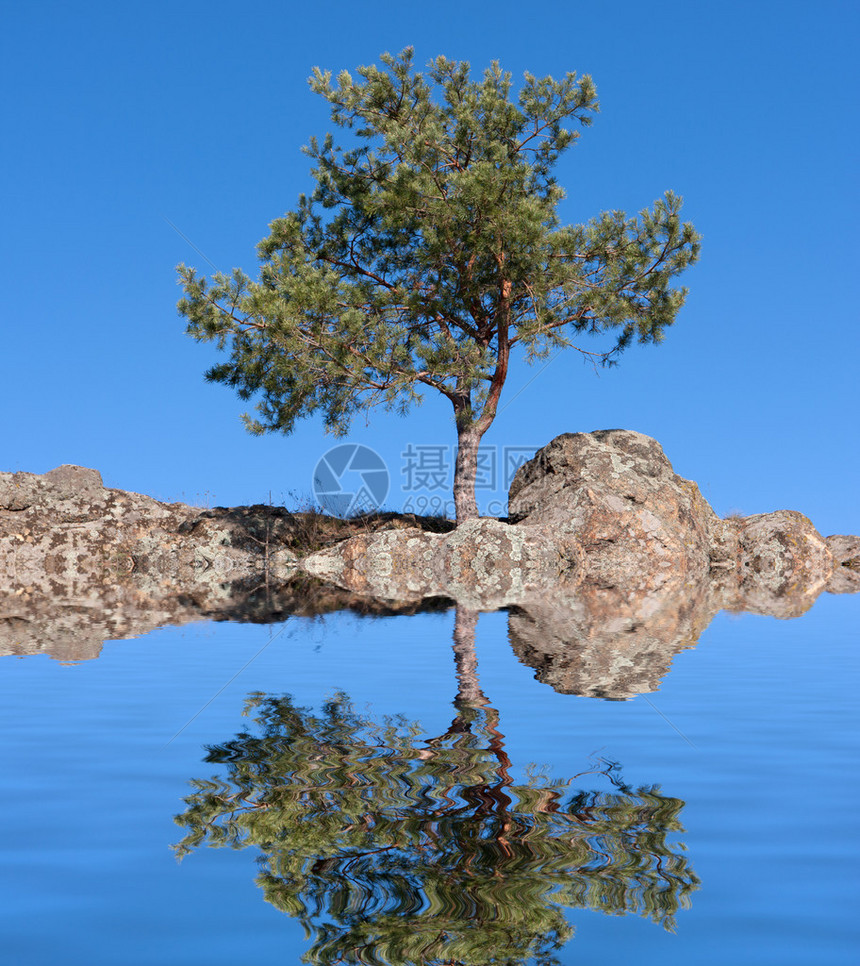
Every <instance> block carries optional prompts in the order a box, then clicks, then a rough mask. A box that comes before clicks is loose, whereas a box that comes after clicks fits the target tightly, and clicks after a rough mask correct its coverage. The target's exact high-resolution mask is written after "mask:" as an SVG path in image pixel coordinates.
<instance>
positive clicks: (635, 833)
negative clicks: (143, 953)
mask: <svg viewBox="0 0 860 966" xmlns="http://www.w3.org/2000/svg"><path fill="white" fill-rule="evenodd" d="M246 711H247V713H248V714H250V715H253V717H254V719H255V725H256V727H255V728H254V729H253V733H252V732H242V733H240V734H238V735H236V736H235V737H234V738H233V739H232V740H230V741H227V742H225V743H224V744H220V745H214V746H211V747H209V748H208V754H207V756H206V761H208V762H210V763H213V764H214V763H217V764H219V765H221V766H222V775H221V776H220V777H213V778H212V779H196V780H194V781H192V782H191V785H192V787H193V792H192V794H190V795H189V796H188V797H187V798H186V799H185V805H186V809H185V811H184V812H183V813H182V814H181V815H178V816H177V817H176V822H177V824H178V825H180V826H181V827H182V829H183V830H184V833H185V834H184V837H183V839H182V841H181V842H179V843H178V844H177V845H176V846H174V848H175V850H176V853H177V855H178V857H179V858H182V857H184V856H186V855H188V854H190V853H191V852H194V851H195V850H197V849H200V848H202V847H207V846H208V847H214V848H231V849H244V848H250V849H252V850H254V851H255V852H256V853H257V855H258V862H259V867H260V873H259V875H258V877H257V883H258V885H259V886H260V888H261V889H262V890H263V894H264V896H265V898H266V900H267V901H268V902H270V903H272V905H273V906H275V907H276V908H278V909H280V910H281V911H282V912H285V913H286V914H288V915H289V916H292V917H295V918H297V919H298V920H299V921H300V922H301V923H302V924H303V925H304V927H305V930H306V935H307V937H308V940H309V941H310V947H309V949H308V951H307V953H306V954H305V956H304V957H303V959H304V961H305V962H308V963H317V964H337V963H340V964H350V963H352V964H356V966H358V964H359V963H380V964H382V963H390V964H395V963H398V964H404V966H405V964H419V963H421V964H427V966H429V964H454V963H460V964H467V963H468V964H470V966H479V964H485V966H490V964H494V966H516V964H520V963H524V962H526V961H529V962H535V963H540V964H544V966H550V964H552V963H557V959H556V957H555V956H554V953H555V952H556V951H557V950H559V949H560V948H561V947H562V946H563V945H564V944H565V943H566V942H567V941H568V940H569V939H570V938H571V936H572V934H573V929H572V928H571V926H570V925H569V923H568V922H567V919H566V917H565V915H564V910H565V909H592V910H595V911H599V912H602V913H607V914H612V915H628V914H633V915H639V916H642V917H643V918H645V919H648V920H650V921H652V922H654V923H657V924H660V925H661V926H663V927H664V928H666V929H670V930H671V929H672V928H673V927H674V921H675V915H676V913H677V912H678V911H679V910H680V909H683V908H685V907H688V906H689V904H690V899H691V895H692V893H693V892H694V891H695V890H696V889H697V888H698V886H699V879H698V877H697V876H696V874H695V872H694V871H693V869H692V866H691V865H690V862H689V860H688V859H687V856H686V854H685V847H684V845H683V844H682V843H680V842H678V841H677V837H678V835H679V834H680V833H682V832H683V826H682V824H681V820H680V815H681V810H682V808H683V805H684V803H683V802H682V801H681V800H680V799H677V798H672V797H670V796H667V795H664V794H663V793H662V792H661V791H660V789H659V788H657V787H654V786H646V787H641V788H636V789H634V788H631V787H629V786H627V785H626V784H625V783H624V782H623V780H622V779H621V777H620V775H619V774H618V767H617V765H614V764H612V763H607V762H602V763H601V765H602V767H600V768H597V769H595V770H594V771H589V772H588V774H589V775H590V779H589V780H590V781H593V782H596V781H598V780H602V781H603V783H604V784H608V786H609V787H608V788H607V789H606V790H594V789H579V788H576V786H575V784H574V779H562V778H560V779H552V778H549V777H547V776H546V775H544V774H542V773H541V772H540V770H538V769H534V768H532V769H527V774H528V775H529V777H528V778H527V779H526V780H525V781H520V782H518V781H516V780H515V779H514V778H513V777H512V776H511V769H512V765H511V762H510V760H509V759H508V756H507V754H506V752H505V749H504V739H503V736H502V735H501V733H500V731H499V720H498V714H497V712H495V710H494V709H493V708H491V707H490V706H489V705H483V706H474V707H468V706H465V705H463V704H462V703H459V704H458V715H457V718H456V719H455V721H454V723H453V724H452V726H451V728H450V729H449V730H448V732H447V733H446V734H444V735H442V736H440V737H438V738H431V739H429V740H428V739H427V738H425V737H424V736H423V734H422V731H421V728H420V727H419V726H418V725H417V724H416V723H414V722H410V721H408V720H406V719H404V718H401V717H397V718H392V719H386V720H384V721H382V722H377V721H374V720H373V719H371V718H368V717H367V716H364V715H361V714H359V713H357V712H356V711H355V709H354V708H353V706H352V704H351V702H350V701H349V699H348V698H347V697H346V695H343V694H337V695H334V696H333V697H332V699H331V700H330V701H328V702H327V703H326V705H325V706H324V708H323V709H322V712H321V713H319V714H316V713H314V712H313V711H312V710H310V709H307V708H299V707H296V706H295V705H294V704H293V702H292V700H291V699H290V698H289V696H273V695H264V694H257V695H253V696H252V697H251V698H250V700H249V702H248V706H247V709H246ZM577 777H579V776H577Z"/></svg>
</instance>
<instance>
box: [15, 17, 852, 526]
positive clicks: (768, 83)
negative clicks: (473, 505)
mask: <svg viewBox="0 0 860 966" xmlns="http://www.w3.org/2000/svg"><path fill="white" fill-rule="evenodd" d="M3 21H4V22H3V30H2V34H3V36H2V40H0V44H2V49H1V50H0V71H2V75H3V76H2V89H3V92H4V96H3V115H4V118H3V134H4V149H3V152H2V162H1V163H2V165H3V188H4V196H5V197H4V201H3V213H2V222H0V223H2V264H3V271H4V277H5V283H6V284H5V296H4V298H3V308H2V315H0V319H2V321H0V326H2V328H0V332H2V342H0V469H3V470H27V471H32V472H44V471H46V470H49V469H51V468H52V467H53V466H56V465H58V464H60V463H78V464H81V465H84V466H93V467H96V468H97V469H99V470H101V472H102V474H103V476H104V479H105V482H106V483H107V484H108V485H109V486H118V487H123V488H126V489H131V490H136V491H138V492H145V493H150V494H152V495H154V496H157V497H159V498H161V499H174V500H175V499H184V500H187V501H189V502H206V501H210V502H212V503H220V504H228V505H229V504H239V503H252V502H264V501H266V500H268V499H269V495H270V493H271V498H272V499H273V500H275V501H276V502H279V501H281V500H284V499H286V500H287V501H288V502H289V501H290V499H291V498H290V494H295V495H296V496H298V497H303V496H307V495H308V494H309V493H310V490H311V476H312V471H313V467H314V465H315V464H316V462H317V460H318V458H319V457H320V456H322V454H323V453H324V452H325V451H326V449H327V448H328V447H329V446H331V445H334V442H335V441H334V440H332V439H331V438H330V437H326V436H325V435H324V434H323V431H322V427H321V425H320V424H319V423H318V422H315V421H308V422H306V423H303V424H302V425H301V426H300V427H299V428H298V430H297V432H296V433H295V434H294V435H292V436H291V437H283V436H273V435H270V436H267V437H264V438H254V437H251V436H249V435H247V434H246V433H245V431H244V429H243V427H242V424H241V422H240V420H239V414H240V413H241V412H242V411H244V410H245V409H246V408H247V404H243V403H242V402H241V401H240V400H239V399H238V398H236V397H235V396H234V395H233V393H232V392H231V390H229V389H228V388H226V387H224V386H220V385H212V384H208V383H205V382H204V380H203V378H202V373H203V371H204V370H205V369H206V368H207V367H208V366H209V365H211V364H212V362H213V361H215V358H216V353H215V350H214V349H213V348H211V347H209V346H202V345H199V344H197V343H195V342H193V341H192V340H191V339H189V338H188V337H187V336H186V335H185V334H184V324H183V321H182V320H181V319H180V318H179V317H178V316H177V314H176V309H175V303H176V300H177V298H178V297H179V295H180V291H179V289H178V287H177V285H176V281H175V273H174V267H175V265H176V264H177V263H179V262H186V263H188V264H191V265H196V266H197V267H199V268H201V269H204V270H207V271H208V270H209V264H208V261H207V260H209V261H211V262H212V263H214V264H215V265H217V266H218V267H219V268H223V269H229V268H231V267H233V266H242V267H244V268H245V269H246V270H248V271H249V272H254V270H255V265H256V258H255V251H254V246H255V245H256V243H257V242H258V241H259V240H260V239H261V238H262V237H264V236H265V235H266V234H267V233H268V232H267V226H268V223H269V222H270V221H271V220H272V219H273V218H275V217H277V216H278V215H280V214H282V213H283V212H284V211H286V210H288V209H290V208H291V207H293V206H294V204H295V200H296V197H297V195H298V194H299V193H300V192H302V191H307V190H309V189H310V188H311V187H312V183H311V181H310V178H309V174H308V170H309V167H310V164H309V161H308V159H307V158H306V157H305V156H304V155H303V154H302V153H301V151H300V148H301V146H302V145H303V144H305V143H306V142H307V140H308V139H309V137H310V136H312V135H314V134H322V133H324V132H325V131H326V130H329V129H330V128H331V124H330V121H329V118H328V112H327V110H326V106H325V103H324V102H323V101H322V99H320V98H318V97H316V96H314V95H313V94H311V93H310V91H309V90H308V87H307V83H306V79H307V77H308V75H309V74H310V72H311V69H312V67H314V66H315V65H319V66H321V67H329V68H331V69H333V70H335V71H337V70H340V69H342V68H347V69H349V68H354V67H355V66H357V65H359V64H366V63H372V62H374V61H375V60H376V59H377V58H378V55H379V54H380V53H381V52H382V51H386V50H388V51H392V52H397V51H399V50H401V49H402V48H403V47H405V46H407V45H412V46H414V47H415V49H416V60H417V61H418V62H419V63H425V62H426V61H428V60H429V59H430V58H432V57H434V56H436V55H437V54H444V55H446V56H448V57H450V58H454V59H463V60H468V61H470V62H471V64H472V65H473V68H475V69H477V70H481V69H483V67H485V66H486V65H487V64H488V63H489V62H490V61H491V60H493V59H498V60H499V61H500V62H501V64H502V66H503V67H505V68H506V69H508V70H510V71H512V72H513V74H514V77H515V78H518V77H521V76H522V72H523V71H524V70H530V71H532V72H534V73H536V74H538V75H542V74H553V75H555V76H559V75H562V74H564V73H565V72H566V71H568V70H576V71H578V72H580V73H590V74H592V76H593V77H594V80H595V82H596V85H597V90H598V94H599V97H600V101H601V108H602V110H601V114H600V115H599V116H598V117H597V119H596V121H595V123H594V125H593V127H592V128H590V129H588V130H586V131H585V132H584V133H583V136H582V138H581V140H580V141H579V143H578V144H577V145H575V146H574V147H573V148H572V149H571V151H569V152H568V153H567V154H566V155H565V157H564V159H563V161H562V163H561V165H560V166H559V170H558V175H559V181H560V183H561V184H562V185H563V186H564V187H565V188H566V189H567V192H568V199H567V200H566V202H565V203H564V206H563V209H562V217H563V219H564V220H566V221H579V220H584V219H587V218H589V217H590V216H591V215H593V214H596V213H597V212H599V211H600V210H602V209H606V208H624V209H626V210H628V211H630V212H635V211H637V210H639V209H640V208H642V207H644V206H646V205H650V204H651V203H652V202H653V200H654V199H655V198H657V197H659V196H661V195H662V193H663V192H664V191H665V190H666V189H672V190H674V191H676V192H678V193H680V194H681V195H683V196H684V198H685V216H686V217H687V218H689V219H690V220H692V221H693V222H694V223H695V225H696V228H697V229H698V230H699V231H700V232H701V234H702V235H703V250H702V257H701V260H700V262H699V264H698V265H697V266H696V267H695V268H694V269H692V270H691V271H690V272H689V273H688V274H687V277H686V279H685V282H686V284H688V286H689V288H690V296H689V299H688V302H687V305H686V306H685V308H684V309H683V310H682V313H681V315H680V317H679V320H678V322H677V323H676V325H675V326H674V327H673V328H672V329H670V330H669V331H668V333H667V337H666V341H665V343H664V344H663V345H662V346H644V347H641V346H634V347H632V348H631V349H629V350H628V351H627V353H625V355H624V356H622V358H621V363H620V365H619V367H618V368H616V369H614V370H611V371H606V372H602V373H601V374H600V376H599V377H598V376H595V375H594V374H593V372H592V371H591V370H590V369H588V368H587V367H585V366H583V364H582V362H581V361H580V357H579V356H578V355H576V354H575V353H568V354H565V355H562V356H560V357H558V358H556V359H555V360H554V361H553V362H551V363H550V365H549V366H548V367H547V368H546V369H545V370H544V371H540V369H539V367H535V368H529V367H527V366H526V365H525V364H524V363H523V362H522V361H521V360H518V361H515V363H514V365H513V366H512V370H511V374H510V377H509V380H508V385H507V388H506V391H505V395H504V396H503V401H502V410H501V414H500V416H499V418H498V419H497V421H496V423H495V425H494V427H493V429H492V430H491V432H490V433H489V434H488V436H487V438H486V442H487V443H489V444H494V445H496V446H498V447H501V446H504V445H511V446H523V447H532V448H536V447H538V446H540V445H542V444H544V443H545V442H548V441H549V440H550V439H551V438H552V437H554V436H555V435H557V434H559V433H562V432H576V431H587V430H592V429H602V428H615V427H622V428H627V429H635V430H638V431H640V432H644V433H647V434H649V435H652V436H655V437H656V438H657V439H659V440H660V441H661V443H662V444H663V446H664V449H665V451H666V454H667V455H668V457H669V458H670V459H671V460H672V462H673V464H674V466H675V469H676V470H677V471H678V472H679V473H681V474H682V475H683V476H686V477H688V478H691V479H695V480H697V481H698V482H699V484H700V486H701V487H702V491H703V493H704V494H705V496H706V497H707V498H708V499H709V500H710V501H711V503H712V504H713V505H714V507H715V509H716V510H717V511H718V512H719V513H721V514H726V513H728V512H731V511H740V512H743V513H756V512H764V511H768V510H774V509H779V508H790V509H800V510H802V511H804V512H805V513H807V514H808V515H809V516H810V518H811V519H812V520H813V522H814V523H815V524H816V525H817V526H818V528H819V529H820V530H821V531H822V532H823V533H825V534H828V533H832V532H842V533H845V532H854V533H858V532H860V505H858V504H860V501H858V493H860V482H858V480H860V445H858V444H860V434H858V429H857V426H858V400H860V395H858V349H860V335H858V318H857V316H858V306H857V295H856V284H857V263H858V243H857V222H858V195H857V161H858V143H860V137H858V116H857V114H858V112H857V104H858V95H860V84H858V73H860V72H858V57H857V49H858V42H860V30H858V27H860V6H858V5H857V3H856V2H848V0H844V2H842V0H820V2H818V3H815V4H813V3H811V2H808V0H807V2H793V0H779V2H772V0H744V2H736V0H730V2H720V3H710V4H706V3H691V2H689V0H678V2H661V0H652V2H650V3H642V2H641V0H615V2H612V3H606V2H604V3H600V2H596V3H595V2H589V3H585V2H579V0H568V2H547V0H533V2H530V3H524V2H522V0H519V2H511V0H496V2H494V3H492V4H488V3H477V2H470V0H457V2H450V0H437V2H435V3H433V4H410V3H404V2H403V0H399V2H389V0H384V2H383V0H372V2H361V0H352V2H348V3H347V2H342V0H329V2H328V3H326V4H319V5H312V4H307V3H295V2H293V3H290V2H282V3H274V2H254V0H249V2H245V3H241V4H239V3H227V2H219V0H208V2H205V3H203V2H199V3H196V2H195V3H185V2H181V0H179V2H176V0H174V2H164V0H154V2H153V0H150V2H147V3H140V2H131V3H116V2H112V3H106V2H99V0H93V2H89V3H76V2H62V3H60V2H39V0H36V2H33V3H27V4H24V3H19V4H12V5H9V6H8V7H7V8H6V11H5V14H4V18H3ZM170 223H172V224H173V225H175V226H176V228H177V229H178V231H176V230H174V228H173V227H171V224H170ZM189 240H190V241H189ZM204 256H205V257H204ZM523 387H525V388H523ZM514 397H516V398H514ZM348 439H349V440H353V441H356V442H361V443H365V444H367V445H369V446H371V447H373V448H374V449H376V450H377V451H378V452H379V453H380V454H381V455H382V456H383V458H384V459H385V460H386V462H387V463H388V465H389V467H390V469H391V472H392V476H393V488H392V492H391V495H390V496H389V499H388V504H389V506H391V507H392V508H398V507H400V506H402V505H403V502H404V500H405V499H406V498H407V496H408V494H406V493H404V492H403V490H402V484H403V483H404V482H406V480H405V477H404V476H403V474H402V469H403V460H402V457H401V454H402V453H403V452H404V451H405V450H406V449H407V448H408V447H409V445H410V444H412V445H413V446H430V445H445V446H450V445H451V444H452V443H453V439H454V433H453V425H452V423H451V419H450V414H449V407H448V404H447V403H445V405H442V402H441V401H440V400H437V399H431V398H428V399H427V401H426V403H425V405H424V406H423V407H421V409H419V410H417V411H415V412H414V413H413V415H411V416H410V417H407V418H406V419H401V418H399V417H396V416H392V415H388V414H386V413H384V412H382V411H375V412H372V413H371V414H370V416H369V420H368V421H366V422H365V421H364V420H362V421H360V422H359V423H357V424H356V425H355V427H354V431H353V432H352V433H351V434H350V436H349V437H348ZM492 495H493V494H491V493H489V492H487V493H484V494H482V497H481V500H482V502H484V503H485V504H486V501H487V499H488V498H489V497H490V496H492Z"/></svg>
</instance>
